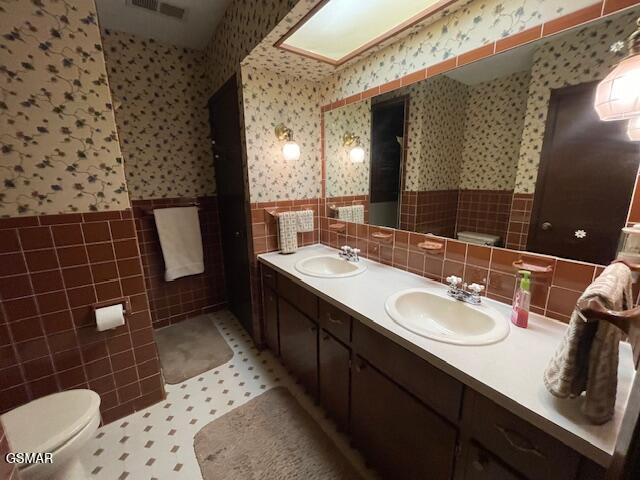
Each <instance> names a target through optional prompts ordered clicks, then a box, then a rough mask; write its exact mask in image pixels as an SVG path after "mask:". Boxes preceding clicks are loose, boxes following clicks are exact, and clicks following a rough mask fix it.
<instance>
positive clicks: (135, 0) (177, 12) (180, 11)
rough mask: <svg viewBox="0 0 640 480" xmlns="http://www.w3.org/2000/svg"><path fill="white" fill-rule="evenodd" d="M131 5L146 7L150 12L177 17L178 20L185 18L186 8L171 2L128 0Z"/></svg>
mask: <svg viewBox="0 0 640 480" xmlns="http://www.w3.org/2000/svg"><path fill="white" fill-rule="evenodd" d="M126 1H127V3H128V4H129V5H132V6H134V7H139V8H144V9H145V10H149V11H150V12H156V13H159V14H160V15H164V16H166V17H171V18H175V19H177V20H183V19H184V17H185V14H186V13H187V11H186V9H184V8H181V7H177V6H175V5H172V4H170V3H166V2H159V1H158V0H126Z"/></svg>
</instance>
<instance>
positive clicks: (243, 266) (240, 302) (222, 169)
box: [209, 77, 253, 334]
mask: <svg viewBox="0 0 640 480" xmlns="http://www.w3.org/2000/svg"><path fill="white" fill-rule="evenodd" d="M238 109H239V105H238V90H237V85H236V78H235V77H233V78H231V79H230V80H229V81H227V83H225V84H224V85H223V86H222V87H221V88H220V90H218V91H217V92H216V93H215V94H214V95H213V97H211V99H210V100H209V122H210V125H211V139H212V140H211V142H212V146H213V157H214V166H215V172H216V185H217V192H218V209H219V215H220V230H221V237H222V250H223V257H224V270H225V280H226V287H227V297H228V301H229V309H230V310H231V311H232V312H233V314H234V315H235V316H236V317H237V318H238V319H239V320H240V322H241V323H242V325H243V326H244V328H245V329H247V331H248V332H249V333H251V334H252V333H253V324H252V315H251V290H250V287H249V286H250V283H249V249H248V244H247V217H246V212H247V210H246V208H247V202H246V198H245V190H244V171H243V168H242V143H241V139H240V115H239V110H238Z"/></svg>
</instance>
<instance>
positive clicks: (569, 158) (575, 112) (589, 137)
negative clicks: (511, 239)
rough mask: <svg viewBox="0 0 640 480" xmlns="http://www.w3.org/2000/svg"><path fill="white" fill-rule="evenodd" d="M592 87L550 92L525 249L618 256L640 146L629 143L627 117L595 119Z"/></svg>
mask: <svg viewBox="0 0 640 480" xmlns="http://www.w3.org/2000/svg"><path fill="white" fill-rule="evenodd" d="M595 88H596V84H595V83H589V84H582V85H578V86H575V87H567V88H562V89H558V90H553V91H552V93H551V100H550V104H549V114H548V118H547V125H546V128H545V137H544V144H543V148H542V153H541V159H540V172H539V174H538V180H537V183H536V191H535V197H534V204H533V211H532V217H531V225H530V229H529V237H528V242H527V243H528V245H527V250H531V251H533V252H538V253H546V254H549V255H557V256H560V257H565V258H572V259H576V260H583V261H588V262H594V263H609V262H610V261H611V260H613V258H614V257H615V252H616V248H617V244H618V239H619V238H620V228H622V227H623V226H624V224H625V221H626V217H627V211H628V208H629V203H630V200H631V195H632V192H633V187H634V182H635V179H636V175H637V171H638V161H639V158H640V155H639V153H640V146H638V144H637V143H633V142H631V141H629V139H628V137H627V134H626V128H627V122H603V121H601V120H600V119H599V118H598V115H597V114H596V112H595V110H594V108H593V97H594V94H595ZM578 230H584V231H585V233H586V237H584V238H578V237H576V235H575V232H576V231H578Z"/></svg>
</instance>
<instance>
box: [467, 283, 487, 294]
mask: <svg viewBox="0 0 640 480" xmlns="http://www.w3.org/2000/svg"><path fill="white" fill-rule="evenodd" d="M469 290H470V291H471V293H473V294H474V295H480V294H481V293H482V292H483V291H484V285H479V284H477V283H472V284H471V285H469Z"/></svg>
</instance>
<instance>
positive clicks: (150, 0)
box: [129, 0, 158, 12]
mask: <svg viewBox="0 0 640 480" xmlns="http://www.w3.org/2000/svg"><path fill="white" fill-rule="evenodd" d="M129 3H131V5H133V6H135V7H140V8H144V9H146V10H151V11H152V12H157V11H158V0H130V2H129Z"/></svg>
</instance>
